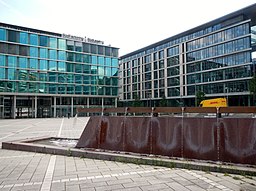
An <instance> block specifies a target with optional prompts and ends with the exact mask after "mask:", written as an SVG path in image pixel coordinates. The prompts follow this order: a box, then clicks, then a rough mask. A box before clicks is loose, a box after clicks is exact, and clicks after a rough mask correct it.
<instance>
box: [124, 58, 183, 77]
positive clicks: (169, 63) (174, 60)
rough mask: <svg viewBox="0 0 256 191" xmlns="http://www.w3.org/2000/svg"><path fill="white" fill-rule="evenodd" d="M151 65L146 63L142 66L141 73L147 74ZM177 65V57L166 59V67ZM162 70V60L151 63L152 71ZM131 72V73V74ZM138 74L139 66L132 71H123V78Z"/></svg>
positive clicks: (128, 69)
mask: <svg viewBox="0 0 256 191" xmlns="http://www.w3.org/2000/svg"><path fill="white" fill-rule="evenodd" d="M151 64H152V63H147V64H145V65H144V67H143V68H142V69H143V71H142V72H143V73H144V72H149V71H151ZM178 64H179V57H178V56H175V57H171V58H167V67H171V66H175V65H178ZM163 68H164V60H159V61H156V62H154V63H153V69H154V70H159V69H163ZM131 71H132V73H131ZM139 73H140V66H139V67H134V68H132V69H130V68H127V70H123V77H126V76H130V75H134V74H139Z"/></svg>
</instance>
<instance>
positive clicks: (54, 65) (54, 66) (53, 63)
mask: <svg viewBox="0 0 256 191" xmlns="http://www.w3.org/2000/svg"><path fill="white" fill-rule="evenodd" d="M49 70H51V71H56V70H57V62H56V61H49Z"/></svg>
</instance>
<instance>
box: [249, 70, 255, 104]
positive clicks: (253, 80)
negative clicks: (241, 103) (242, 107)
mask: <svg viewBox="0 0 256 191" xmlns="http://www.w3.org/2000/svg"><path fill="white" fill-rule="evenodd" d="M249 91H250V93H251V94H252V99H253V105H255V95H256V75H254V76H253V78H252V79H251V80H250V82H249Z"/></svg>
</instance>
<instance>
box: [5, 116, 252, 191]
mask: <svg viewBox="0 0 256 191" xmlns="http://www.w3.org/2000/svg"><path fill="white" fill-rule="evenodd" d="M87 121H88V118H77V119H76V118H71V119H67V118H58V119H16V120H0V142H3V141H10V140H17V139H24V138H31V137H37V136H59V137H69V138H79V136H80V134H81V132H82V130H83V127H84V126H85V124H86V122H87ZM0 190H31V191H32V190H33V191H34V190H44V191H46V190H56V191H62V190H70V191H78V190H79V191H80V190H132V191H133V190H192V191H193V190H195V191H200V190H209V191H215V190H216V191H217V190H223V191H226V190H237V191H245V190H251V191H255V190H256V177H248V176H239V175H232V174H220V173H206V172H201V171H195V170H185V169H175V168H173V169H169V168H164V167H156V166H146V165H136V164H128V163H119V162H113V161H112V162H111V161H101V160H93V159H86V158H77V157H68V156H55V155H47V154H39V153H32V152H22V151H11V150H3V149H0Z"/></svg>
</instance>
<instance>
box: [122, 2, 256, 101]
mask: <svg viewBox="0 0 256 191" xmlns="http://www.w3.org/2000/svg"><path fill="white" fill-rule="evenodd" d="M170 24H171V23H170ZM163 29H164V28H163ZM255 51H256V4H253V5H251V6H248V7H246V8H243V9H241V10H238V11H236V12H233V13H231V14H228V15H225V16H223V17H221V18H218V19H216V20H213V21H210V22H208V23H205V24H202V25H200V26H198V27H195V28H192V29H190V30H188V31H185V32H182V33H180V34H177V35H175V36H172V37H170V38H167V39H164V40H162V41H159V42H156V43H154V44H151V45H149V46H147V47H144V48H141V49H139V50H136V51H134V52H131V53H129V54H126V55H124V56H121V58H120V61H119V68H120V70H119V76H120V84H121V86H120V89H119V97H120V101H122V102H123V104H124V105H132V103H133V102H134V101H135V100H140V101H142V102H144V106H159V104H160V102H161V100H167V102H168V106H182V105H184V106H194V105H195V104H196V105H198V103H196V99H195V98H196V94H197V92H199V91H200V92H203V93H204V94H205V97H206V98H215V97H226V98H228V104H229V105H230V106H237V105H240V106H242V105H252V98H251V97H252V96H251V95H250V92H249V90H248V84H249V81H250V80H251V78H252V76H253V75H254V74H255V62H253V61H252V60H253V58H255V57H256V55H255V53H256V52H255ZM160 105H161V104H160Z"/></svg>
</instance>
